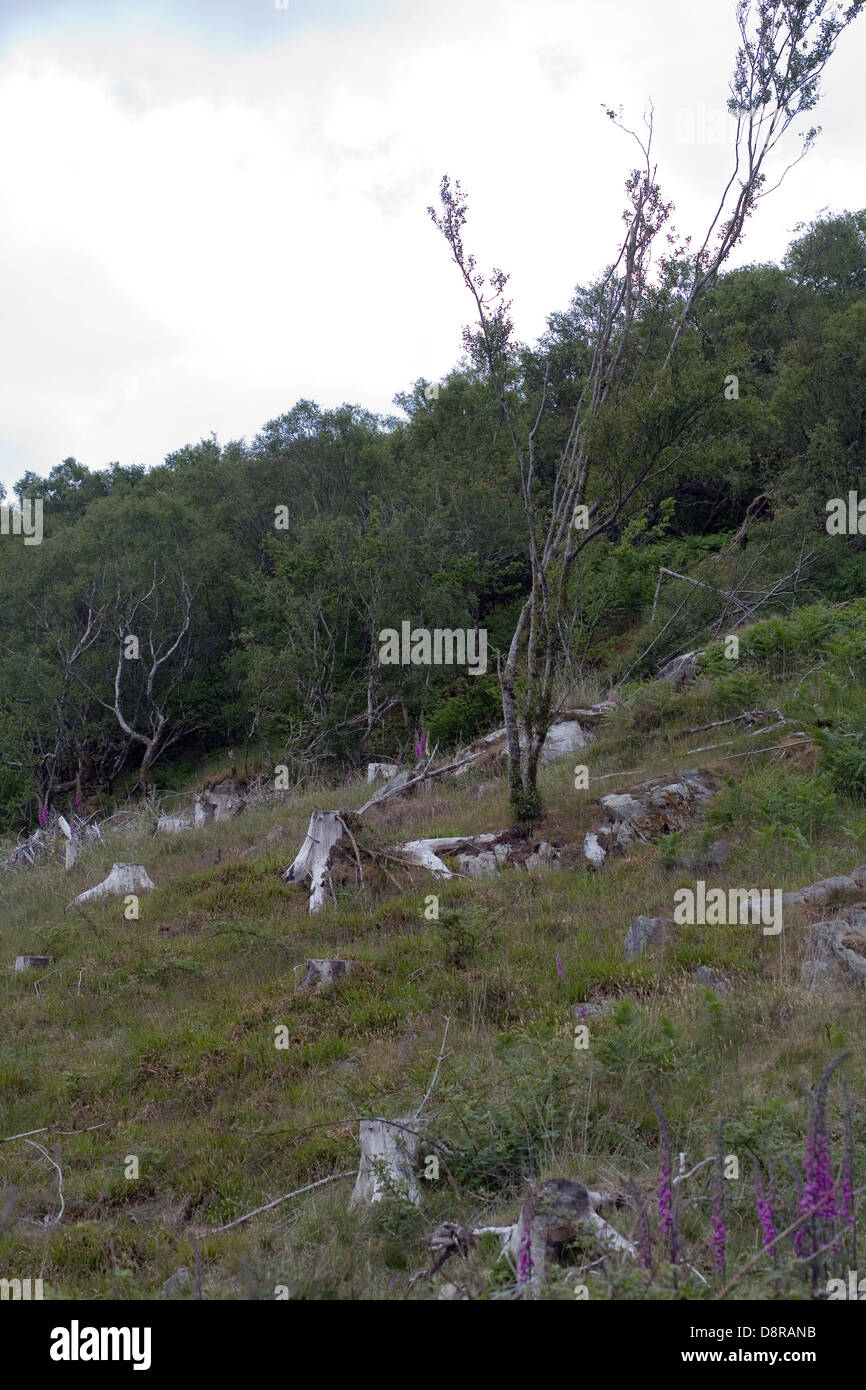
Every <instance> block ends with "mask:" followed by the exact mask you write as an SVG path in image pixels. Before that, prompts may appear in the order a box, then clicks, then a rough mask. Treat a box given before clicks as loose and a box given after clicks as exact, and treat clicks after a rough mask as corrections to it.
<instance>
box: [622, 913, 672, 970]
mask: <svg viewBox="0 0 866 1390" xmlns="http://www.w3.org/2000/svg"><path fill="white" fill-rule="evenodd" d="M670 927H671V923H670V922H669V921H668V920H667V919H666V918H665V917H644V916H640V917H636V918H635V920H634V921H633V922H632V924H631V926H630V927H629V929H628V931H627V932H626V934H625V944H624V946H623V952H624V954H625V958H626V960H632V959H633V958H634V957H635V956H642V955H643V953H644V951H645V950H646V949H647V948H648V947H649V948H658V947H661V946H664V944H665V942H666V941H667V939H668V932H669V930H670Z"/></svg>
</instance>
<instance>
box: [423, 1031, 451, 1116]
mask: <svg viewBox="0 0 866 1390" xmlns="http://www.w3.org/2000/svg"><path fill="white" fill-rule="evenodd" d="M450 1023H451V1015H450V1014H449V1015H448V1017H447V1018H446V1020H445V1032H444V1033H443V1034H442V1046H441V1047H440V1049H439V1056H438V1057H437V1059H436V1070H435V1071H434V1073H433V1080H432V1081H431V1082H430V1085H429V1086H428V1087H427V1091H426V1094H425V1096H424V1099H423V1100H422V1102H421V1104H420V1105H419V1106H418V1109H417V1110H416V1111H415V1116H414V1118H415V1119H416V1120H417V1118H418V1116H419V1115H420V1114H421V1111H422V1110H423V1109H424V1106H425V1105H426V1104H427V1101H428V1100H429V1099H430V1096H431V1095H432V1094H433V1087H434V1086H435V1085H436V1078H437V1077H438V1075H439V1068H440V1067H441V1065H442V1058H443V1057H444V1056H445V1039H446V1038H447V1037H448V1028H449V1026H450Z"/></svg>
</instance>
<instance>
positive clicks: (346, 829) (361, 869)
mask: <svg viewBox="0 0 866 1390" xmlns="http://www.w3.org/2000/svg"><path fill="white" fill-rule="evenodd" d="M436 746H437V748H438V746H439V745H438V744H437V745H436ZM337 820H338V821H339V822H340V824H341V825H342V827H343V829H344V830H345V832H346V834H347V835H348V837H349V839H350V840H351V841H352V848H353V849H354V851H355V859H356V860H357V863H358V873H359V874H360V875H361V887H362V888H363V887H364V870H363V868H362V867H361V855H360V853H359V852H358V843H357V841H356V839H355V837H354V835H353V834H352V832H351V830H350V829H349V827H348V825H347V824H346V822H345V821H344V820H343V817H342V816H340V815H338V816H337Z"/></svg>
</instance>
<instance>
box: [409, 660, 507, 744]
mask: <svg viewBox="0 0 866 1390" xmlns="http://www.w3.org/2000/svg"><path fill="white" fill-rule="evenodd" d="M456 684H457V686H458V691H457V693H455V694H449V695H446V697H445V698H444V699H443V700H441V701H440V702H439V704H438V705H436V706H435V707H434V709H433V710H432V712H431V713H430V714H429V715H428V716H427V719H426V729H427V742H428V744H429V745H430V747H431V748H433V747H435V746H436V744H437V743H438V744H439V747H440V748H441V749H443V750H445V749H450V748H454V747H456V746H457V745H458V744H460V743H468V742H469V741H470V740H471V739H473V738H475V737H476V736H477V735H478V734H481V733H487V731H488V730H489V729H490V728H491V727H495V725H496V722H497V720H498V719H500V718H501V714H502V705H501V700H500V694H499V686H498V684H497V682H496V680H495V678H494V677H493V676H479V677H477V678H475V677H472V676H466V677H463V678H462V679H461V680H460V681H458V682H456Z"/></svg>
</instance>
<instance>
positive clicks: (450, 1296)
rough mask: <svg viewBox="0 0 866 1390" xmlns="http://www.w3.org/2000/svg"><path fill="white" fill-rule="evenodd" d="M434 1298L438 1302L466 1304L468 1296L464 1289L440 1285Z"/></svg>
mask: <svg viewBox="0 0 866 1390" xmlns="http://www.w3.org/2000/svg"><path fill="white" fill-rule="evenodd" d="M436 1298H437V1300H438V1301H440V1302H445V1301H447V1302H449V1303H467V1302H469V1301H470V1300H469V1295H468V1293H467V1292H466V1290H465V1289H461V1288H458V1286H457V1285H456V1284H440V1285H439V1292H438V1293H437V1295H436Z"/></svg>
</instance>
